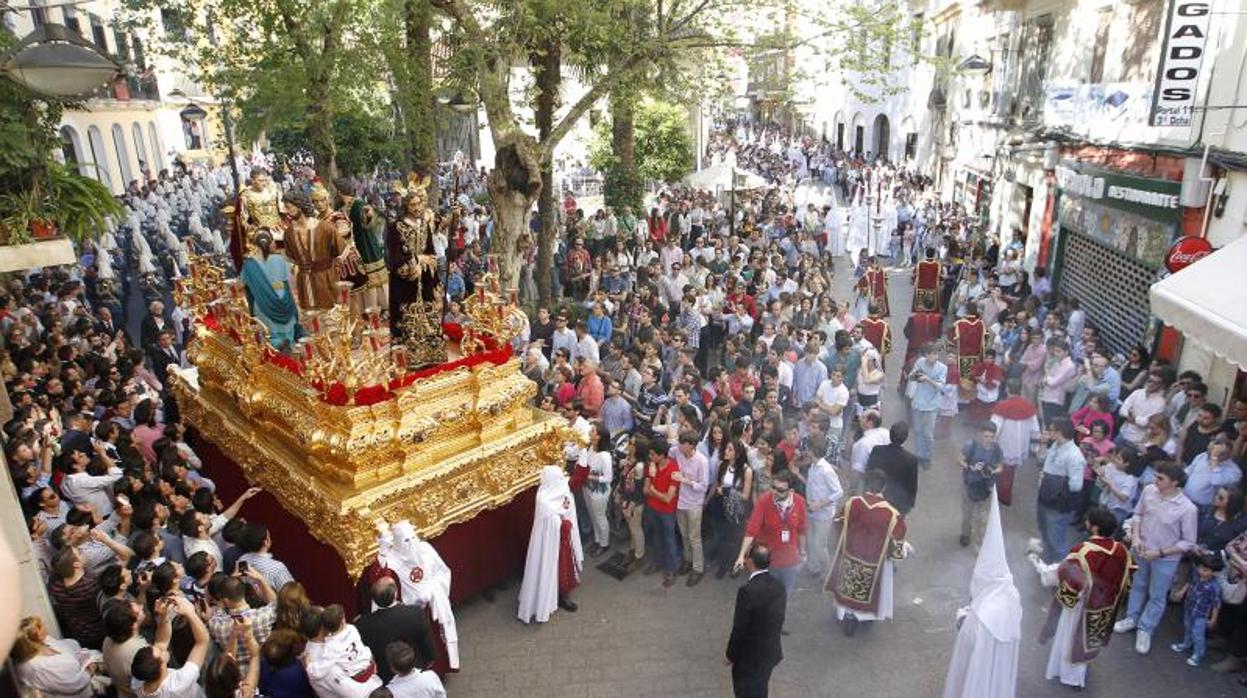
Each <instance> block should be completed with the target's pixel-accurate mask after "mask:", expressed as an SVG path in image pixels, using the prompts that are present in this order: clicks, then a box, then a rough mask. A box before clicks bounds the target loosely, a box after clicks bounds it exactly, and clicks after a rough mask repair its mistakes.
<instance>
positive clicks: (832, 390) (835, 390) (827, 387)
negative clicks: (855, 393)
mask: <svg viewBox="0 0 1247 698" xmlns="http://www.w3.org/2000/svg"><path fill="white" fill-rule="evenodd" d="M814 396H815V397H817V398H818V400H819V401H820V402H824V403H827V404H828V405H840V406H841V407H844V406H845V405H848V404H849V387H848V386H847V385H845V384H844V383H841V384H840V385H836V386H833V385H832V384H831V380H830V379H828V380H825V381H823V383H822V385H819V386H818V392H817V393H815V395H814ZM827 418H828V423H827V426H828V428H829V429H831V430H833V431H834V430H837V429H843V428H844V410H841V411H840V414H828V415H827Z"/></svg>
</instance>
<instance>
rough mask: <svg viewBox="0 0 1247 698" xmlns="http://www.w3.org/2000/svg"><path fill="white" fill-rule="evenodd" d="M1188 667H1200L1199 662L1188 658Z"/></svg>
mask: <svg viewBox="0 0 1247 698" xmlns="http://www.w3.org/2000/svg"><path fill="white" fill-rule="evenodd" d="M1186 665H1187V666H1199V660H1198V659H1196V658H1194V657H1187V658H1186Z"/></svg>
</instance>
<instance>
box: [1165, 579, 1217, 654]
mask: <svg viewBox="0 0 1247 698" xmlns="http://www.w3.org/2000/svg"><path fill="white" fill-rule="evenodd" d="M1224 568H1225V563H1223V562H1222V561H1221V558H1220V557H1218V556H1217V555H1213V554H1205V555H1203V556H1201V557H1200V558H1199V560H1197V561H1196V563H1195V575H1196V578H1195V581H1193V582H1191V585H1190V587H1189V588H1188V589H1187V590H1186V604H1185V606H1184V613H1183V621H1184V624H1185V625H1186V634H1185V635H1184V636H1183V637H1182V642H1178V643H1174V645H1173V646H1172V647H1170V649H1172V650H1173V651H1174V652H1182V653H1185V652H1190V653H1191V656H1190V657H1188V658H1187V660H1186V664H1187V666H1199V664H1200V662H1202V661H1203V660H1204V650H1205V648H1206V647H1207V638H1206V635H1207V634H1208V631H1209V630H1211V629H1213V628H1215V627H1216V626H1217V616H1218V615H1220V613H1221V583H1220V582H1218V581H1217V576H1216V575H1217V573H1218V572H1220V571H1221V570H1222V569H1224Z"/></svg>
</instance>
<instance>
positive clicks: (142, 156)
mask: <svg viewBox="0 0 1247 698" xmlns="http://www.w3.org/2000/svg"><path fill="white" fill-rule="evenodd" d="M130 134H131V135H132V136H133V137H134V154H135V155H137V156H138V158H139V179H140V180H142V182H143V183H144V184H146V183H147V180H148V179H150V178H151V175H152V172H153V170H152V163H151V161H150V160H148V159H147V146H145V145H143V140H144V138H143V127H142V126H140V125H139V123H138V122H137V121H136V122H134V123H133V124H131V125H130Z"/></svg>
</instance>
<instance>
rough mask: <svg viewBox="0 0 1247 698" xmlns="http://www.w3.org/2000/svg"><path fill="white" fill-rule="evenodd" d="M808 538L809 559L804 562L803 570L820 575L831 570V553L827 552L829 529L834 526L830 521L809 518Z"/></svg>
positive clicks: (828, 519) (829, 540)
mask: <svg viewBox="0 0 1247 698" xmlns="http://www.w3.org/2000/svg"><path fill="white" fill-rule="evenodd" d="M809 522H810V537H809V541H808V545H809V551H810V554H809V558H808V559H807V560H806V562H805V568H806V569H807V570H809V571H810V572H811V573H813V572H817V573H818V574H820V575H822V574H824V573H825V572H827V570H829V569H831V553H829V552H828V550H827V549H828V544H829V543H830V542H831V529H832V527H833V526H834V525H835V523H834V522H833V521H832V519H830V518H827V519H816V518H813V517H810V519H809Z"/></svg>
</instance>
